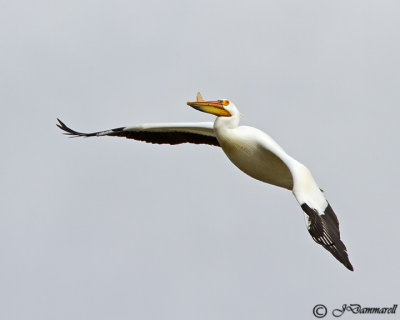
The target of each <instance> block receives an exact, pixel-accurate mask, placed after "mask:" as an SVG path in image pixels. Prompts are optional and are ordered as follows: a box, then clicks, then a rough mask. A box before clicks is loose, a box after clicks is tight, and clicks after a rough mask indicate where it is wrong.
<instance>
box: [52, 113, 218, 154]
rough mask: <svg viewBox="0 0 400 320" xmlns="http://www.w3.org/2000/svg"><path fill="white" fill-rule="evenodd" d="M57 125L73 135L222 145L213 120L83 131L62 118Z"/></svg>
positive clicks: (153, 141) (160, 142)
mask: <svg viewBox="0 0 400 320" xmlns="http://www.w3.org/2000/svg"><path fill="white" fill-rule="evenodd" d="M57 120H58V122H59V123H58V124H57V126H58V127H59V128H60V129H61V130H63V131H65V132H64V134H66V135H69V136H71V137H102V136H114V137H125V138H127V139H134V140H140V141H145V142H148V143H157V144H171V145H175V144H181V143H194V144H209V145H213V146H218V147H219V146H220V145H219V142H218V140H217V138H216V137H215V133H214V128H213V123H212V122H188V123H148V124H141V125H137V126H132V127H120V128H115V129H110V130H104V131H97V132H91V133H82V132H78V131H75V130H72V129H71V128H69V127H68V126H66V125H65V124H64V123H63V122H62V121H61V120H59V119H57Z"/></svg>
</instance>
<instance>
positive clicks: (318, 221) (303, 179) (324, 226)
mask: <svg viewBox="0 0 400 320" xmlns="http://www.w3.org/2000/svg"><path fill="white" fill-rule="evenodd" d="M293 173H294V181H295V183H294V187H293V193H294V195H295V197H296V199H297V201H298V202H299V204H300V206H301V208H302V209H303V211H304V217H305V220H306V226H307V230H308V232H309V233H310V235H311V237H312V238H313V240H314V241H315V242H316V243H318V244H320V245H321V246H323V247H324V248H325V249H326V250H328V251H329V252H330V253H331V254H332V255H333V256H334V257H335V258H336V259H337V260H338V261H340V262H341V263H342V264H343V265H344V266H345V267H346V268H347V269H349V270H351V271H353V270H354V269H353V266H352V265H351V263H350V260H349V256H348V254H347V248H346V246H345V245H344V243H343V242H342V240H341V239H340V230H339V220H338V218H337V217H336V214H335V212H334V211H333V209H332V207H331V205H330V204H329V203H328V201H327V200H326V199H325V196H324V194H323V193H322V191H321V189H320V188H319V187H318V185H317V183H316V182H315V180H314V178H313V177H312V175H311V172H310V171H309V170H308V169H307V168H306V167H304V166H303V165H300V166H297V170H294V171H293Z"/></svg>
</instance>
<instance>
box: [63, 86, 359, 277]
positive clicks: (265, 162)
mask: <svg viewBox="0 0 400 320" xmlns="http://www.w3.org/2000/svg"><path fill="white" fill-rule="evenodd" d="M187 105H189V106H191V107H193V108H194V109H196V110H199V111H202V112H206V113H209V114H213V115H215V116H217V118H216V120H215V121H214V123H212V122H194V123H192V122H188V123H150V124H142V125H137V126H132V127H120V128H115V129H110V130H105V131H98V132H92V133H82V132H78V131H75V130H72V129H70V128H69V127H67V126H66V125H65V124H64V123H63V122H62V121H61V120H59V119H57V120H58V122H59V123H58V124H57V126H58V127H59V128H60V129H61V130H64V131H65V132H64V134H66V135H69V136H71V137H103V136H116V137H125V138H128V139H135V140H140V141H145V142H149V143H157V144H170V145H175V144H181V143H194V144H208V145H213V146H217V147H221V148H222V150H223V151H224V153H225V154H226V156H227V157H228V159H229V160H230V161H231V162H232V163H233V164H234V165H235V166H237V167H238V168H239V169H240V170H241V171H243V172H244V173H246V174H247V175H249V176H250V177H252V178H254V179H257V180H260V181H262V182H265V183H269V184H272V185H275V186H278V187H281V188H285V189H288V190H291V191H292V193H293V195H294V196H295V198H296V200H297V201H298V203H299V204H300V206H301V208H302V209H303V211H304V217H305V222H306V227H307V230H308V232H309V233H310V235H311V237H312V238H313V240H314V241H315V242H316V243H318V244H320V245H321V246H323V247H324V248H325V249H326V250H328V251H329V252H330V253H331V254H332V255H333V256H334V257H335V258H336V259H337V260H338V261H339V262H341V263H342V264H343V265H344V266H345V267H346V268H347V269H349V270H351V271H353V270H354V269H353V266H352V265H351V263H350V260H349V257H348V254H347V249H346V246H345V245H344V243H343V242H342V241H341V239H340V231H339V221H338V219H337V217H336V215H335V213H334V211H333V209H332V207H331V205H330V204H329V203H328V201H327V200H326V198H325V196H324V194H323V191H322V190H321V189H320V188H319V187H318V185H317V183H316V182H315V180H314V178H313V176H312V175H311V172H310V170H309V169H307V168H306V167H305V166H304V165H303V164H301V163H300V162H298V161H297V160H295V159H294V158H292V157H291V156H289V155H288V154H287V153H286V152H285V151H284V150H283V149H282V147H281V146H279V145H278V144H277V143H276V142H275V141H274V140H273V139H272V138H271V137H270V136H269V135H267V134H266V133H264V132H263V131H261V130H259V129H256V128H253V127H248V126H239V120H240V116H241V113H240V112H239V110H238V109H237V108H236V106H235V105H234V104H233V103H232V102H231V101H229V100H228V99H221V100H215V101H205V100H204V99H203V98H202V96H201V94H200V93H198V94H197V99H196V101H195V102H187Z"/></svg>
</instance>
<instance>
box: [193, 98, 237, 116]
mask: <svg viewBox="0 0 400 320" xmlns="http://www.w3.org/2000/svg"><path fill="white" fill-rule="evenodd" d="M186 104H187V105H188V106H191V107H192V108H194V109H196V110H199V111H202V112H206V113H211V114H213V115H216V116H217V117H230V116H232V115H231V114H230V113H229V111H227V110H225V108H224V105H223V104H222V101H220V100H217V101H196V102H187V103H186Z"/></svg>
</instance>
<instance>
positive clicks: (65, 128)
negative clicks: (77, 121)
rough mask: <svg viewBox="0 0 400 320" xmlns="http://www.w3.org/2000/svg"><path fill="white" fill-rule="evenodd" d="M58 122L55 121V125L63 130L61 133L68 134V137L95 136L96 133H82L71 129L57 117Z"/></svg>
mask: <svg viewBox="0 0 400 320" xmlns="http://www.w3.org/2000/svg"><path fill="white" fill-rule="evenodd" d="M57 121H58V123H56V126H57V127H59V128H60V129H61V130H63V131H64V132H63V134H65V135H67V136H70V138H76V137H92V136H95V135H96V134H93V133H82V132H78V131H75V130H72V129H71V128H70V127H68V126H67V125H66V124H65V123H64V122H62V121H61V120H60V119H59V118H57Z"/></svg>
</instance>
